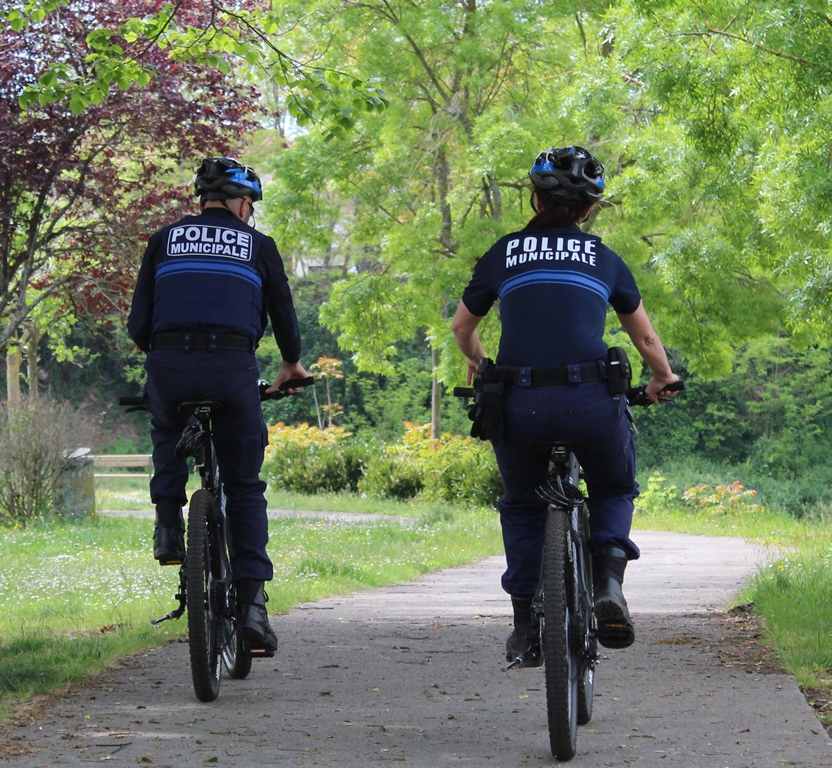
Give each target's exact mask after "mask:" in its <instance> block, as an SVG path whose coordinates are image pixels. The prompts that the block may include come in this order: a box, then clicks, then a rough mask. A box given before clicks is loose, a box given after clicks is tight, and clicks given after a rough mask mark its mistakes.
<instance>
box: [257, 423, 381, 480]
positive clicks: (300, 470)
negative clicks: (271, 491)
mask: <svg viewBox="0 0 832 768" xmlns="http://www.w3.org/2000/svg"><path fill="white" fill-rule="evenodd" d="M350 436H351V433H349V432H347V431H346V430H345V429H343V428H342V427H327V428H326V429H320V428H318V427H310V426H309V425H308V424H300V425H298V426H294V427H292V426H287V425H286V424H284V423H283V422H279V423H278V424H275V425H274V426H272V427H269V446H268V447H267V448H266V455H265V459H264V461H263V473H264V475H265V478H266V481H267V482H268V483H269V484H271V485H274V486H276V487H278V488H282V489H284V490H287V491H295V492H297V493H317V492H320V491H355V490H357V489H358V481H359V478H360V477H361V475H362V473H363V469H364V465H365V464H366V461H367V453H368V451H369V447H368V446H367V445H366V444H363V443H359V442H356V441H352V442H350V441H349V438H350Z"/></svg>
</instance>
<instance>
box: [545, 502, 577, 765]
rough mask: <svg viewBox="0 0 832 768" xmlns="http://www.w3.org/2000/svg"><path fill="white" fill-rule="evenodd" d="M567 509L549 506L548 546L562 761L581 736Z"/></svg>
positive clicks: (551, 696) (551, 666)
mask: <svg viewBox="0 0 832 768" xmlns="http://www.w3.org/2000/svg"><path fill="white" fill-rule="evenodd" d="M569 528H570V526H569V516H568V512H566V511H564V510H562V509H558V508H557V507H554V506H552V507H550V508H549V514H548V516H547V519H546V534H545V540H544V546H543V621H544V626H543V658H544V670H545V673H546V709H547V715H548V720H549V745H550V747H551V750H552V755H553V757H555V758H556V759H557V760H571V759H572V758H573V757H574V756H575V749H576V745H577V738H578V666H579V663H578V662H579V659H578V653H577V649H576V644H575V642H574V640H575V630H574V629H573V628H572V623H573V622H574V621H575V620H576V619H577V617H576V616H574V615H573V612H572V609H571V607H570V602H571V595H570V592H571V591H572V590H573V589H574V583H573V553H572V546H571V537H570V534H569ZM573 594H574V593H573Z"/></svg>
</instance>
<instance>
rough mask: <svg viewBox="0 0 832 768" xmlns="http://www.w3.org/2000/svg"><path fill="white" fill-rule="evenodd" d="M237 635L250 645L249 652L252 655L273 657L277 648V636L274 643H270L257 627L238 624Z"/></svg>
mask: <svg viewBox="0 0 832 768" xmlns="http://www.w3.org/2000/svg"><path fill="white" fill-rule="evenodd" d="M237 635H238V636H239V638H240V639H241V640H242V641H243V642H244V643H246V644H247V645H248V652H249V653H250V654H251V655H252V656H264V657H266V658H271V657H272V656H274V654H275V651H276V650H277V638H275V640H274V642H273V643H270V642H268V641H267V640H266V638H264V637H263V635H262V634H261V633H260V632H258V631H257V630H256V629H252V628H250V627H240V626H238V627H237Z"/></svg>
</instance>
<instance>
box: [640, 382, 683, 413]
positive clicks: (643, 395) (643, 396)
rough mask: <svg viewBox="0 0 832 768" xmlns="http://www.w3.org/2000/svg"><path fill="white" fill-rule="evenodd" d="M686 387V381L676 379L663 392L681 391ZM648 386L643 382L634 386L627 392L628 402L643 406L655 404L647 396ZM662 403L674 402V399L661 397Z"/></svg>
mask: <svg viewBox="0 0 832 768" xmlns="http://www.w3.org/2000/svg"><path fill="white" fill-rule="evenodd" d="M684 388H685V382H684V381H682V380H681V379H679V381H674V382H673V383H672V384H668V385H667V386H666V387H665V388H664V389H663V390H662V392H681V391H682V390H683V389H684ZM646 390H647V387H646V385H644V384H642V385H641V386H640V387H633V388H632V389H631V390H630V391H629V392H627V402H628V403H629V404H630V405H631V406H632V405H640V406H643V407H645V408H646V407H647V406H649V405H653V401H652V400H651V399H650V398H649V397H648V396H647V392H646ZM659 402H660V403H668V404H671V405H672V404H673V400H671V399H670V398H669V397H660V398H659Z"/></svg>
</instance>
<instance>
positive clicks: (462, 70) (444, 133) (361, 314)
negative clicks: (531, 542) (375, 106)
mask: <svg viewBox="0 0 832 768" xmlns="http://www.w3.org/2000/svg"><path fill="white" fill-rule="evenodd" d="M289 5H290V4H289V3H283V7H287V6H289ZM304 8H305V9H306V10H307V13H311V12H312V11H315V15H314V17H313V18H314V20H315V30H316V34H317V36H318V37H319V39H320V41H321V44H320V47H321V49H322V53H321V56H322V60H323V61H329V60H330V59H332V60H337V59H339V58H345V57H349V58H351V59H355V60H356V61H357V62H358V64H357V66H358V67H359V68H360V70H361V71H362V72H364V73H365V74H366V73H370V72H381V71H383V72H385V76H386V79H387V81H388V82H395V83H396V86H397V87H396V93H395V98H394V100H393V102H392V103H391V106H390V108H389V109H388V110H386V111H385V112H384V113H382V114H380V115H367V116H365V118H363V119H362V121H361V124H360V125H359V126H358V127H357V128H356V130H355V131H354V133H353V134H352V135H351V137H350V140H349V142H348V143H339V144H335V143H329V144H327V143H325V142H323V141H322V140H321V139H320V138H319V137H317V136H315V135H308V136H301V137H299V138H298V139H297V140H296V141H295V143H294V145H293V146H292V148H291V150H289V151H286V152H281V153H278V155H277V158H276V168H275V171H276V174H275V175H276V179H277V184H278V186H279V192H278V193H277V194H276V196H273V197H272V201H273V203H274V205H275V209H276V210H277V211H278V212H279V218H276V220H275V226H276V227H278V228H280V229H281V230H282V231H283V233H284V235H285V239H286V240H287V241H290V242H296V243H302V244H303V245H304V246H305V248H306V250H307V253H308V254H309V255H313V256H315V257H317V258H318V259H319V260H320V261H321V262H322V263H323V264H333V263H334V261H335V259H336V258H337V260H338V263H339V266H340V268H341V270H342V272H343V273H346V278H345V279H343V280H341V281H339V282H337V283H336V284H335V285H334V287H333V292H332V294H331V296H330V297H329V299H328V302H327V304H326V306H324V308H323V310H322V318H323V320H324V322H325V323H326V324H327V325H328V326H329V327H331V328H332V329H333V330H334V331H335V332H337V333H338V336H339V344H340V345H341V346H342V347H343V348H344V349H346V350H348V351H350V352H352V353H353V355H354V359H355V362H356V364H357V365H358V366H359V368H360V369H361V370H366V371H375V372H379V373H383V374H385V375H390V373H391V364H390V360H391V359H392V358H393V357H394V356H395V355H396V353H397V345H398V344H399V343H400V342H401V341H402V340H406V339H409V338H412V337H413V336H414V335H415V334H416V333H417V332H423V333H424V335H425V337H426V338H427V339H428V340H429V342H430V345H431V366H432V368H433V369H434V370H436V372H437V378H436V380H435V381H434V385H433V396H432V405H431V408H432V412H431V421H432V423H433V429H434V434H438V432H439V430H440V405H439V404H440V388H439V383H438V379H439V378H440V377H441V376H442V375H443V374H447V372H448V371H449V370H450V365H451V361H454V362H455V363H457V364H458V363H459V362H460V358H459V356H458V354H457V353H456V352H455V351H454V352H453V355H452V356H450V357H449V358H448V361H447V362H446V363H445V365H446V367H445V368H444V369H443V370H440V362H441V353H442V352H444V351H446V350H453V346H452V345H451V342H450V336H449V333H448V330H449V329H448V326H449V322H448V318H449V316H450V314H452V312H453V309H454V307H453V306H452V301H453V300H454V299H455V298H456V297H458V296H459V294H460V293H461V291H462V288H463V287H464V285H465V283H466V281H467V279H468V277H469V275H470V271H471V267H472V266H473V264H474V261H475V259H476V258H477V257H478V256H479V255H481V254H482V252H483V251H484V249H485V247H486V245H487V244H488V243H489V242H490V241H491V240H492V239H493V238H494V237H495V236H496V235H498V234H500V233H502V232H503V231H504V229H505V227H506V226H510V225H516V224H518V223H519V222H521V221H522V220H523V219H524V217H527V216H528V214H527V212H526V207H527V205H528V195H527V193H526V192H525V191H521V190H522V189H523V178H524V176H525V171H523V170H521V168H523V166H525V165H526V164H527V163H528V160H529V157H531V156H532V153H533V152H535V151H539V149H540V144H541V142H544V143H545V142H549V141H557V140H558V139H559V138H560V136H559V135H557V134H558V133H560V131H557V132H556V134H555V135H553V134H552V131H551V130H543V131H541V129H540V124H541V119H542V118H543V117H544V115H545V112H546V108H547V104H546V101H547V95H548V92H549V90H550V89H551V88H553V87H554V81H555V80H556V79H557V76H558V75H559V74H560V73H565V70H566V68H568V67H569V66H571V65H570V64H569V63H568V57H569V52H570V51H571V49H572V48H574V46H576V45H578V46H579V45H580V27H579V25H577V24H575V22H574V20H573V19H572V17H571V15H570V14H571V13H572V10H573V9H572V8H570V9H568V10H565V11H564V10H563V9H560V8H555V7H553V6H551V5H549V4H542V3H538V2H531V1H529V0H511V1H509V2H502V3H475V2H447V1H446V2H440V3H390V2H377V3H353V2H340V3H318V4H311V5H310V4H309V3H304ZM555 20H557V22H555ZM548 21H551V23H552V24H555V23H557V24H559V25H561V27H562V29H561V34H559V35H551V34H549V33H548V30H547V28H546V23H545V22H548ZM301 39H302V41H303V42H304V43H305V42H306V38H305V36H302V38H301ZM292 44H293V40H292V39H291V38H287V41H286V45H287V46H291V45H292ZM541 73H545V78H546V79H547V80H551V81H552V85H550V86H548V87H547V88H545V89H544V88H538V87H532V84H536V83H537V82H538V81H539V80H540V77H541ZM580 136H581V137H583V136H584V134H580ZM489 325H490V326H491V328H492V331H491V332H492V333H493V328H494V325H493V320H492V321H490V323H489Z"/></svg>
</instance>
